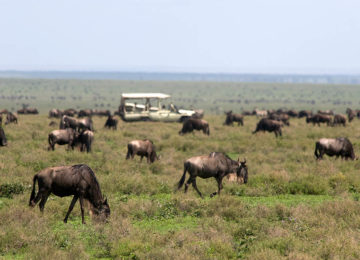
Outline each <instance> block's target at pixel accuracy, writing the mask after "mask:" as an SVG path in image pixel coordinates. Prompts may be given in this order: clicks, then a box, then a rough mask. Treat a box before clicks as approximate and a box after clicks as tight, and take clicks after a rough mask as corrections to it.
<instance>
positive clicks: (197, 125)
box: [179, 118, 210, 135]
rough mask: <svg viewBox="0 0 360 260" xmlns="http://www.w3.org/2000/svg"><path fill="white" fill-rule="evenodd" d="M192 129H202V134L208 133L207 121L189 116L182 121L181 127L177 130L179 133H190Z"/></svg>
mask: <svg viewBox="0 0 360 260" xmlns="http://www.w3.org/2000/svg"><path fill="white" fill-rule="evenodd" d="M194 130H199V131H201V130H202V131H203V133H204V134H207V135H210V128H209V123H208V122H206V121H205V120H203V119H196V118H189V119H186V120H185V121H184V123H183V126H182V129H181V130H180V131H179V135H183V134H186V133H191V132H192V131H194Z"/></svg>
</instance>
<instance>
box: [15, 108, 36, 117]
mask: <svg viewBox="0 0 360 260" xmlns="http://www.w3.org/2000/svg"><path fill="white" fill-rule="evenodd" d="M17 113H18V114H24V115H27V114H34V115H36V114H39V111H38V110H37V109H36V108H22V109H19V110H18V111H17Z"/></svg>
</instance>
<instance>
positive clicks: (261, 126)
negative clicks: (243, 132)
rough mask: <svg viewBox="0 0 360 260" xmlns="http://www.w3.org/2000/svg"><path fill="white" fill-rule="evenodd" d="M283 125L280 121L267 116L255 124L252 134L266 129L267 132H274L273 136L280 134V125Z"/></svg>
mask: <svg viewBox="0 0 360 260" xmlns="http://www.w3.org/2000/svg"><path fill="white" fill-rule="evenodd" d="M282 126H283V123H282V122H279V121H276V120H271V119H269V118H263V119H261V120H260V121H259V122H258V123H257V125H256V129H255V131H254V132H253V134H255V133H257V132H259V131H264V132H265V131H268V132H270V133H271V132H274V133H275V136H276V137H278V135H280V136H281V135H282V132H281V127H282Z"/></svg>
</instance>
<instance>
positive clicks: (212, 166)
mask: <svg viewBox="0 0 360 260" xmlns="http://www.w3.org/2000/svg"><path fill="white" fill-rule="evenodd" d="M346 113H347V119H348V123H350V122H351V121H352V120H353V119H354V118H355V117H358V118H360V110H359V111H358V110H351V109H347V110H346ZM2 114H6V121H5V124H10V123H15V124H17V123H18V116H17V115H16V114H14V113H12V112H9V111H7V110H1V111H0V146H6V145H8V142H7V139H6V135H5V132H4V129H3V127H2ZM18 114H38V111H37V109H35V108H24V109H21V110H18ZM115 114H116V113H115ZM225 114H226V118H225V122H224V125H227V126H233V124H234V123H237V125H238V126H240V125H241V126H243V125H244V121H245V120H244V118H245V116H250V115H255V116H257V117H259V122H258V123H257V124H256V127H255V130H254V131H253V132H252V133H253V134H256V133H257V132H274V134H275V137H278V136H282V134H283V132H282V128H283V127H284V126H290V118H292V117H296V118H303V117H305V118H306V119H305V121H306V123H312V124H313V125H314V126H315V125H317V126H320V125H321V124H326V125H327V126H337V125H342V126H344V127H345V126H346V116H344V115H341V114H336V115H334V113H333V112H332V111H318V112H317V113H316V114H313V113H312V111H306V110H302V111H299V112H297V111H295V110H283V109H279V110H276V111H275V110H257V109H256V110H254V111H253V112H249V111H244V112H243V113H242V114H236V113H233V112H232V111H228V112H226V113H225ZM94 115H97V116H106V117H107V119H106V121H105V124H104V128H109V129H113V130H116V129H117V125H118V119H117V118H116V116H115V115H112V114H111V113H110V111H108V110H104V111H102V110H90V109H84V110H80V111H76V110H75V109H67V110H64V111H62V110H59V109H52V110H50V111H49V118H58V119H60V123H59V129H57V130H53V131H51V132H50V133H49V135H48V144H49V147H48V150H52V151H53V150H55V145H56V144H57V145H67V146H68V149H72V150H73V149H74V148H75V146H79V147H80V148H79V149H80V151H85V150H86V151H87V152H91V146H92V143H93V141H94V131H95V130H94V127H93V121H92V116H94ZM76 116H77V117H76ZM54 124H56V122H54V121H52V124H51V125H54ZM194 130H198V131H202V132H203V133H204V134H205V135H210V126H209V123H208V122H207V121H205V120H203V119H201V118H198V117H197V116H194V117H190V118H188V119H186V120H185V121H183V123H182V128H181V129H180V131H179V135H184V134H187V133H191V132H193V131H194ZM324 154H327V155H329V156H336V157H339V156H340V157H341V158H344V159H346V160H347V159H352V160H355V159H357V158H356V157H355V153H354V149H353V146H352V144H351V142H350V140H349V139H348V138H347V137H339V138H335V139H332V138H321V139H320V140H318V141H317V142H316V143H315V151H314V155H315V157H316V159H317V160H319V159H322V158H323V155H324ZM135 155H138V156H140V162H141V161H142V159H143V157H146V160H147V162H148V163H153V162H155V161H156V160H159V159H160V156H159V155H158V154H157V153H156V147H155V145H154V143H153V142H152V141H151V140H148V139H144V140H132V141H130V142H129V143H128V145H127V154H126V157H125V158H126V159H134V157H135ZM187 173H188V174H189V178H188V180H187V181H186V182H185V179H186V174H187ZM231 175H233V176H235V177H231V178H232V179H233V178H235V179H236V181H238V182H242V183H245V184H246V183H247V182H248V167H247V164H246V159H244V160H243V161H240V159H238V160H237V161H235V160H232V159H231V158H230V157H228V156H227V155H226V154H224V153H219V152H211V153H209V154H207V155H200V156H194V157H191V158H189V159H187V160H186V161H185V162H184V171H183V175H182V177H181V179H180V181H179V182H178V183H177V189H180V188H181V187H182V186H183V185H184V183H185V192H187V190H188V187H189V185H190V184H191V185H192V186H193V188H194V189H195V190H196V192H197V193H198V194H199V195H200V197H203V195H202V193H201V192H200V191H199V189H198V188H197V185H196V177H200V178H210V177H214V178H215V179H216V181H217V184H218V190H217V191H216V192H214V193H212V194H211V197H212V196H214V195H216V194H217V195H220V192H221V189H222V187H223V186H222V180H223V178H224V177H226V176H227V177H229V176H231ZM229 178H230V177H229ZM235 179H234V180H235ZM36 183H38V187H39V188H38V192H37V193H36ZM51 193H53V194H54V195H56V196H60V197H64V196H71V195H72V196H74V197H73V199H72V201H71V204H70V207H69V210H68V212H67V214H66V216H65V219H64V222H67V219H68V217H69V214H70V212H71V211H72V209H73V207H74V205H75V203H76V201H77V200H78V199H79V201H80V207H81V215H82V222H83V223H85V221H84V201H85V200H87V201H89V203H90V207H91V211H92V212H93V213H95V215H98V216H99V217H100V218H103V219H106V218H107V217H108V216H109V215H110V207H109V205H108V202H107V199H105V198H103V195H102V193H101V190H100V185H99V183H98V181H97V179H96V176H95V173H94V172H93V171H92V169H91V168H90V167H89V166H87V165H85V164H81V165H73V166H60V167H51V168H46V169H43V170H42V171H40V172H39V173H37V174H35V176H34V177H33V189H32V192H31V196H30V200H29V205H30V206H31V207H34V206H35V205H36V204H37V203H38V202H39V201H40V204H39V207H40V210H41V211H43V210H44V207H45V203H46V201H47V199H48V197H49V195H50V194H51Z"/></svg>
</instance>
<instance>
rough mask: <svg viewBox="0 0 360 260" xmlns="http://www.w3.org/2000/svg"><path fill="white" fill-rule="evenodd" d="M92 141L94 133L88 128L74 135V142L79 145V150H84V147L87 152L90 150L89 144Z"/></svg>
mask: <svg viewBox="0 0 360 260" xmlns="http://www.w3.org/2000/svg"><path fill="white" fill-rule="evenodd" d="M93 141H94V133H93V132H92V131H90V130H83V131H82V132H81V133H80V134H79V135H78V136H77V137H76V141H75V142H76V144H79V145H80V151H81V152H84V151H85V148H86V151H87V152H88V153H89V152H91V145H92V143H93Z"/></svg>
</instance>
